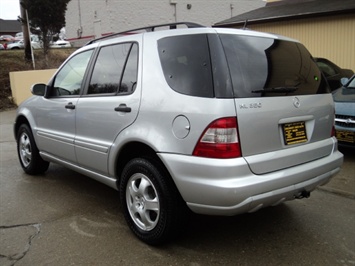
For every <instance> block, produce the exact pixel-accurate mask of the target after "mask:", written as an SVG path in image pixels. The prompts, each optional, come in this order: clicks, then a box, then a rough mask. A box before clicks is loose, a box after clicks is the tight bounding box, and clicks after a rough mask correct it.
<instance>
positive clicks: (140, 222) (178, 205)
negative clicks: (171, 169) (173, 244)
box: [120, 158, 187, 245]
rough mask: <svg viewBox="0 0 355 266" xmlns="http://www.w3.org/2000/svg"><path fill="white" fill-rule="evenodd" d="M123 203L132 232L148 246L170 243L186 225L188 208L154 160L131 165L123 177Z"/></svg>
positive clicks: (121, 192)
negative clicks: (169, 240) (170, 239)
mask: <svg viewBox="0 0 355 266" xmlns="http://www.w3.org/2000/svg"><path fill="white" fill-rule="evenodd" d="M120 199H121V204H122V205H123V211H124V216H125V218H126V221H127V223H128V225H129V227H130V229H131V230H132V231H133V233H134V234H135V235H136V236H137V237H138V238H139V239H140V240H142V241H144V242H145V243H147V244H150V245H157V244H161V243H163V242H165V241H167V240H168V239H169V238H172V237H174V236H175V235H176V234H178V233H179V232H180V231H181V229H182V227H183V225H184V224H185V222H186V218H187V215H186V214H187V207H186V204H185V203H184V202H183V200H182V199H181V197H180V194H179V193H178V191H177V189H176V187H175V184H174V183H173V182H172V179H171V177H170V176H169V174H168V173H167V172H166V170H165V169H164V168H163V167H162V166H161V165H160V164H159V163H157V162H155V161H154V160H149V159H145V158H136V159H133V160H131V161H130V162H128V164H127V165H126V166H125V168H124V169H123V172H122V176H121V181H120Z"/></svg>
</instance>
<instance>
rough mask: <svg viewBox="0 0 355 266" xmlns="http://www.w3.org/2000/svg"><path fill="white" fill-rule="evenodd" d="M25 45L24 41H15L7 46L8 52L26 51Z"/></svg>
mask: <svg viewBox="0 0 355 266" xmlns="http://www.w3.org/2000/svg"><path fill="white" fill-rule="evenodd" d="M24 48H25V45H24V43H23V40H18V41H14V42H12V43H9V44H7V46H6V50H17V49H24Z"/></svg>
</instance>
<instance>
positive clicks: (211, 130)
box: [192, 117, 242, 158]
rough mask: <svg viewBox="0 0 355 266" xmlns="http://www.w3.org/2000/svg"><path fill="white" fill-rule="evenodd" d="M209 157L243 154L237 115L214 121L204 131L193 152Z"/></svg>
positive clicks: (238, 155)
mask: <svg viewBox="0 0 355 266" xmlns="http://www.w3.org/2000/svg"><path fill="white" fill-rule="evenodd" d="M192 154H193V155H194V156H199V157H207V158H236V157H240V156H241V155H242V153H241V149H240V145H239V140H238V130H237V120H236V118H235V117H226V118H221V119H218V120H215V121H213V122H212V123H211V124H210V125H209V126H208V127H207V128H206V130H205V131H204V132H203V134H202V136H201V137H200V139H199V141H198V143H197V144H196V147H195V149H194V151H193V153H192Z"/></svg>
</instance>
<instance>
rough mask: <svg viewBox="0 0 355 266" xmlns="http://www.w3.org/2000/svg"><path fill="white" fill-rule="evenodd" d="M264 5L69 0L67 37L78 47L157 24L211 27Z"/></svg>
mask: <svg viewBox="0 0 355 266" xmlns="http://www.w3.org/2000/svg"><path fill="white" fill-rule="evenodd" d="M264 5H265V1H264V0H234V1H226V0H71V1H70V2H69V4H68V6H67V12H66V37H67V39H68V40H69V41H71V42H73V43H74V44H75V45H77V46H78V45H82V44H84V43H86V42H87V41H88V40H90V39H92V38H94V37H100V36H102V35H106V34H109V33H113V32H120V31H125V30H129V29H133V28H139V27H144V26H150V25H156V24H164V23H170V22H179V21H190V22H195V23H199V24H202V25H205V26H211V25H213V24H215V23H217V22H219V21H222V20H225V19H228V18H231V17H233V16H236V15H239V14H241V13H245V12H247V11H250V10H253V9H256V8H259V7H263V6H264Z"/></svg>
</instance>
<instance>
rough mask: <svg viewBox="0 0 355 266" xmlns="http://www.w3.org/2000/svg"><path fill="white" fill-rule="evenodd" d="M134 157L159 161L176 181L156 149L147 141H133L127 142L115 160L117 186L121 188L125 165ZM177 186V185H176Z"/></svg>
mask: <svg viewBox="0 0 355 266" xmlns="http://www.w3.org/2000/svg"><path fill="white" fill-rule="evenodd" d="M133 158H145V159H148V160H151V161H154V163H158V164H159V165H160V166H161V167H162V168H163V169H164V170H165V171H166V172H167V173H168V174H169V178H170V179H171V181H172V182H173V183H174V185H175V182H174V180H173V179H172V178H171V174H170V172H169V171H168V169H167V168H166V167H165V165H164V163H163V162H162V161H161V160H160V158H159V157H158V155H157V154H156V151H154V150H153V149H152V148H151V147H150V146H148V145H147V144H145V143H142V142H138V141H133V142H129V143H126V144H125V145H124V146H123V147H122V148H121V149H120V152H119V153H118V155H117V156H116V160H115V176H116V177H117V181H116V186H117V188H119V182H120V177H121V174H122V171H123V168H124V167H125V165H126V164H127V163H128V162H129V161H130V160H132V159H133ZM175 187H176V185H175Z"/></svg>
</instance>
